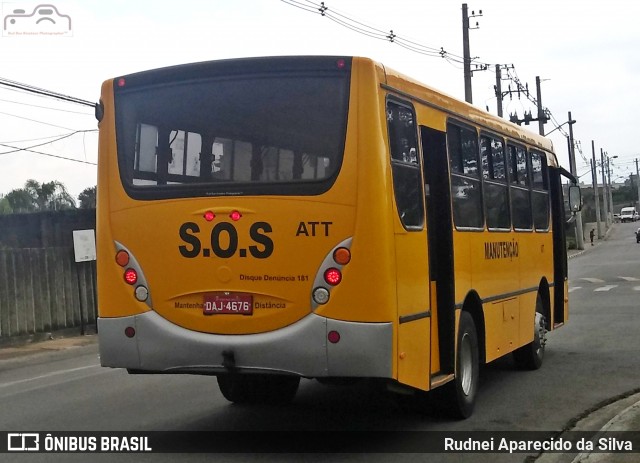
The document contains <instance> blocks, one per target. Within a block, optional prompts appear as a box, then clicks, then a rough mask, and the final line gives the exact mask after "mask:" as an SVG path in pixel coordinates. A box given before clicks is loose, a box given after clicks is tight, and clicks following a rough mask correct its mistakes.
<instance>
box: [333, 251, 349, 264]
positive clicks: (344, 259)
mask: <svg viewBox="0 0 640 463" xmlns="http://www.w3.org/2000/svg"><path fill="white" fill-rule="evenodd" d="M333 260H335V261H336V264H339V265H347V264H348V263H349V261H350V260H351V251H349V250H348V249H347V248H338V249H336V250H335V251H334V252H333Z"/></svg>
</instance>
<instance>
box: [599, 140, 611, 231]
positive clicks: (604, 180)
mask: <svg viewBox="0 0 640 463" xmlns="http://www.w3.org/2000/svg"><path fill="white" fill-rule="evenodd" d="M600 169H602V203H603V205H604V220H605V224H606V228H609V226H610V225H611V223H610V222H609V201H608V200H607V198H608V197H609V193H608V191H609V190H608V189H607V176H606V171H605V167H604V151H603V150H602V148H600Z"/></svg>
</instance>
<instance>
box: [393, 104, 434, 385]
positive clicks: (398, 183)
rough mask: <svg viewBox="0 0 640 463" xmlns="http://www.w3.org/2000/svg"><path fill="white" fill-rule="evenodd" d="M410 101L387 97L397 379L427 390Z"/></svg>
mask: <svg viewBox="0 0 640 463" xmlns="http://www.w3.org/2000/svg"><path fill="white" fill-rule="evenodd" d="M415 120H416V119H415V113H414V110H413V107H412V105H411V103H409V102H405V101H401V100H395V99H392V98H390V99H389V100H388V101H387V124H388V129H389V145H390V152H391V153H390V154H391V172H392V176H393V192H394V198H395V204H396V208H397V218H394V226H393V227H394V247H395V268H396V298H397V311H398V315H397V316H398V339H397V342H398V344H397V348H398V355H397V360H396V366H397V379H398V381H399V382H400V383H402V384H406V385H409V386H412V387H415V388H418V389H422V390H427V389H429V385H430V374H429V371H430V366H429V361H430V348H431V341H430V334H431V318H430V311H429V305H430V304H429V273H428V249H427V237H426V233H427V232H426V229H425V209H424V193H423V189H422V169H421V166H420V147H419V145H418V132H417V127H416V124H415Z"/></svg>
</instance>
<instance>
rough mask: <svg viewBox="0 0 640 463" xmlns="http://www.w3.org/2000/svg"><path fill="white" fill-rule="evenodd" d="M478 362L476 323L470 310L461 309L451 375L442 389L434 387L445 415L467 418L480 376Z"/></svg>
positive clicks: (472, 405)
mask: <svg viewBox="0 0 640 463" xmlns="http://www.w3.org/2000/svg"><path fill="white" fill-rule="evenodd" d="M479 363H480V362H479V353H478V335H477V333H476V325H475V323H474V322H473V318H472V317H471V314H470V313H469V312H465V311H463V312H462V314H461V315H460V326H459V327H458V348H457V352H456V374H455V378H454V380H453V381H451V382H449V383H447V384H445V385H444V386H442V388H441V389H442V391H440V389H436V390H435V391H434V392H436V393H437V394H438V396H439V397H438V398H439V399H440V401H441V403H442V405H444V406H445V408H446V411H447V412H448V414H449V415H451V416H453V417H455V418H468V417H470V416H471V414H472V413H473V407H474V405H475V400H476V394H477V392H478V382H479V378H480V365H479Z"/></svg>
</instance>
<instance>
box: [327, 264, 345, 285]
mask: <svg viewBox="0 0 640 463" xmlns="http://www.w3.org/2000/svg"><path fill="white" fill-rule="evenodd" d="M324 281H326V282H327V283H328V284H330V285H331V286H335V285H337V284H339V283H340V282H341V281H342V272H341V271H340V270H338V269H337V268H330V269H327V270H326V271H325V272H324Z"/></svg>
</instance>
